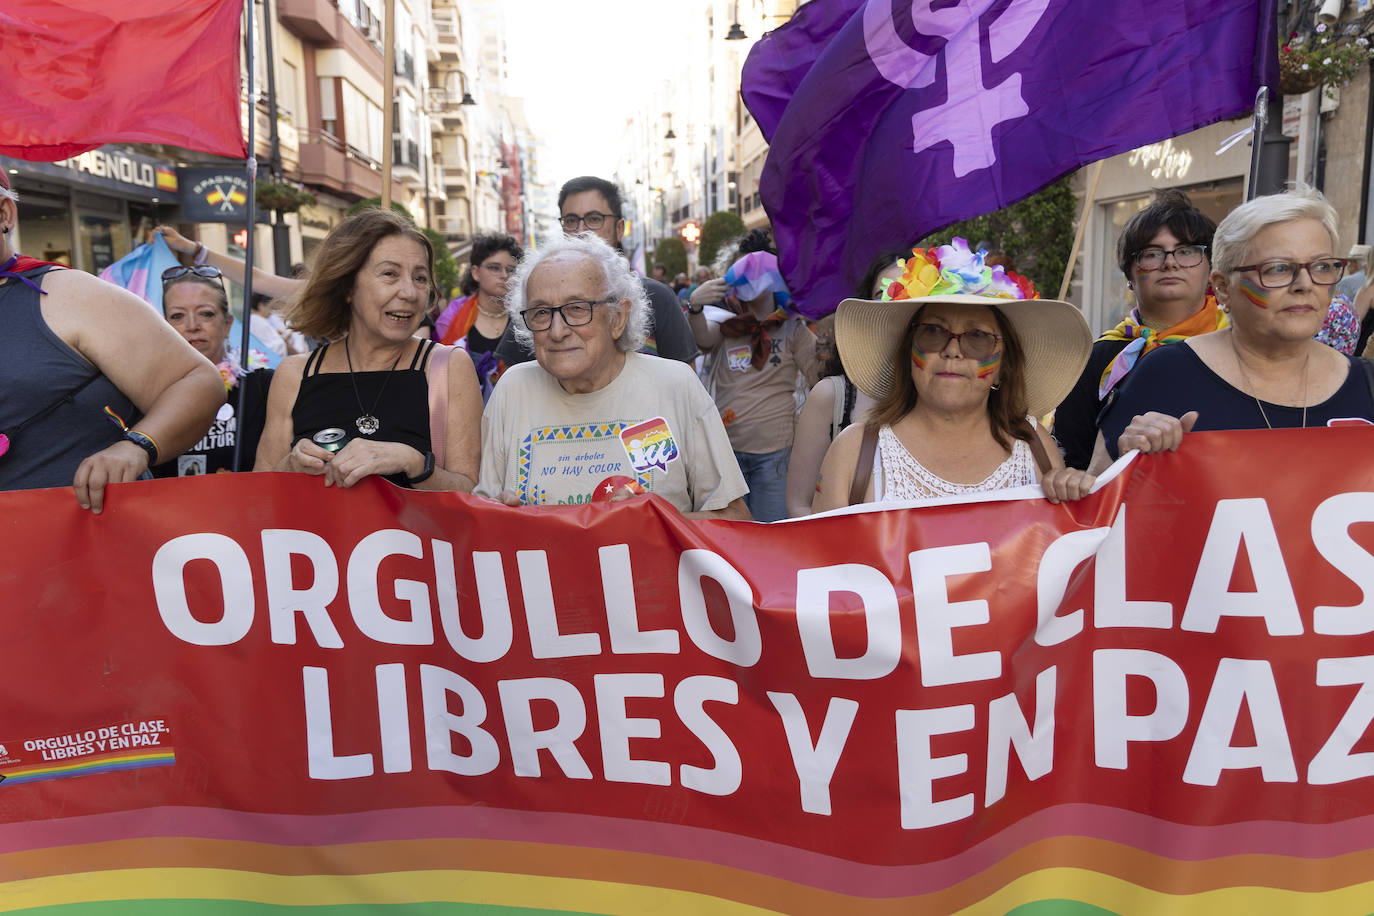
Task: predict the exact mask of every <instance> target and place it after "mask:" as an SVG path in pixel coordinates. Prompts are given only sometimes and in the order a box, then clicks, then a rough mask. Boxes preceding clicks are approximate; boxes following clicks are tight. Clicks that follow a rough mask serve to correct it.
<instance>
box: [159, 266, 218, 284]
mask: <svg viewBox="0 0 1374 916" xmlns="http://www.w3.org/2000/svg"><path fill="white" fill-rule="evenodd" d="M192 275H194V276H197V277H203V278H204V279H206V280H215V281H218V283H219V285H220V286H223V285H224V275H223V274H221V273H220V272H219V268H218V267H211V266H209V265H208V264H194V265H192V266H190V267H182V266H181V265H180V264H178V265H177V266H176V267H169V268H167V269H166V270H164V271H163V272H162V285H163V286H166V285H167V284H168V283H171V282H172V281H173V280H180V279H181V278H182V277H185V276H192Z"/></svg>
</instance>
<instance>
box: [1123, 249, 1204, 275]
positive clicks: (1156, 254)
mask: <svg viewBox="0 0 1374 916" xmlns="http://www.w3.org/2000/svg"><path fill="white" fill-rule="evenodd" d="M1169 255H1173V256H1174V263H1175V264H1177V265H1178V266H1179V267H1197V266H1198V265H1199V264H1201V263H1202V260H1203V258H1205V257H1207V246H1206V245H1179V246H1178V247H1177V248H1169V249H1164V248H1144V249H1141V250H1140V251H1137V252H1136V253H1135V266H1136V269H1138V270H1159V269H1160V268H1161V267H1163V266H1164V262H1165V260H1167V259H1168V257H1169Z"/></svg>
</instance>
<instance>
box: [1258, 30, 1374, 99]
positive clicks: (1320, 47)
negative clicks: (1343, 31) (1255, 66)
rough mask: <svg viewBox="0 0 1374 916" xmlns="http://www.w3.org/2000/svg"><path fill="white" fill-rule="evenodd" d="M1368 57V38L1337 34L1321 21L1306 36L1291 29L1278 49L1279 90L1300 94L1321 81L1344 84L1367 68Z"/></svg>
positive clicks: (1318, 84)
mask: <svg viewBox="0 0 1374 916" xmlns="http://www.w3.org/2000/svg"><path fill="white" fill-rule="evenodd" d="M1369 56H1370V47H1369V40H1368V39H1366V38H1365V37H1363V36H1360V37H1357V38H1355V39H1354V40H1351V39H1349V38H1348V37H1341V36H1338V35H1336V34H1335V31H1334V30H1333V29H1331V28H1328V27H1327V26H1326V25H1324V24H1322V23H1318V24H1317V26H1316V28H1314V29H1313V30H1312V35H1311V37H1310V38H1308V37H1306V36H1299V35H1298V33H1297V32H1293V33H1291V34H1290V35H1289V36H1288V41H1287V42H1285V43H1284V44H1283V45H1282V46H1281V47H1280V48H1279V91H1280V92H1282V93H1283V94H1284V95H1301V94H1302V93H1304V92H1311V91H1312V90H1313V89H1316V88H1317V87H1318V86H1320V85H1321V84H1322V83H1332V84H1338V85H1344V84H1345V83H1348V82H1350V79H1351V77H1353V76H1355V75H1356V74H1357V73H1360V72H1362V71H1364V70H1365V69H1367V68H1368V67H1369Z"/></svg>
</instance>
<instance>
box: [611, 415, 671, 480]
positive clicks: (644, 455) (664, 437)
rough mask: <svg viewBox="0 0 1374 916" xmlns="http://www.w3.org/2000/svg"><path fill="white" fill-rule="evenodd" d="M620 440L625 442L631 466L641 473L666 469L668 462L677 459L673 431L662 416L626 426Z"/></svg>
mask: <svg viewBox="0 0 1374 916" xmlns="http://www.w3.org/2000/svg"><path fill="white" fill-rule="evenodd" d="M620 441H621V442H623V443H625V452H626V454H628V455H629V456H630V465H631V467H633V468H634V469H635V470H636V471H638V472H639V473H641V474H647V473H649V471H650V470H651V469H653V468H658V469H659V470H660V471H666V470H668V463H669V462H670V461H676V460H677V443H676V442H674V441H673V431H672V430H671V429H669V428H668V421H667V420H665V419H663V418H662V417H654V418H653V419H652V420H645V421H644V422H643V423H636V424H635V425H634V426H629V427H626V428H625V429H624V430H622V431H621V433H620Z"/></svg>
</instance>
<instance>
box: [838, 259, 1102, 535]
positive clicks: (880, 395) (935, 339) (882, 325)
mask: <svg viewBox="0 0 1374 916" xmlns="http://www.w3.org/2000/svg"><path fill="white" fill-rule="evenodd" d="M962 242H963V240H962V239H955V240H954V244H953V245H945V246H941V247H940V248H937V249H932V250H929V251H927V250H925V249H920V248H918V249H915V250H914V251H912V253H911V255H910V256H909V257H907V258H906V259H905V260H904V261H903V262H902V268H903V269H902V274H901V276H899V277H897V278H896V279H895V280H892V281H891V282H890V283H889V284H888V285H887V287H886V288H885V289H884V290H883V293H882V298H881V299H876V300H875V299H846V300H845V301H844V302H841V303H840V307H839V309H838V310H837V311H836V313H835V342H836V344H837V345H838V346H839V350H840V359H841V360H843V362H844V368H845V372H846V373H847V374H848V375H849V377H850V379H851V380H853V382H854V384H855V385H857V386H858V387H859V389H860V390H861V391H863V392H864V393H866V394H867V395H868V396H869V397H871V398H873V399H874V400H875V401H876V402H877V403H876V405H875V406H874V407H873V408H872V409H871V410H869V411H868V413H867V414H866V415H865V417H864V421H863V422H862V423H855V424H854V425H853V426H851V427H849V428H848V429H846V430H845V431H844V432H842V433H840V435H839V436H838V437H837V438H836V439H835V441H834V443H833V444H831V446H830V450H829V451H828V452H827V453H826V456H825V461H824V463H823V464H822V466H821V488H820V492H819V493H817V494H816V501H815V509H816V511H818V512H820V511H825V510H828V509H836V508H839V507H841V506H848V505H854V504H857V503H864V502H897V501H905V500H918V499H929V498H934V497H947V496H967V495H970V494H974V493H983V492H988V491H991V490H1001V489H1008V488H1011V487H1019V486H1029V485H1032V484H1035V483H1037V482H1038V483H1039V484H1040V485H1041V486H1042V487H1043V488H1044V491H1045V495H1046V496H1047V497H1049V498H1050V499H1051V500H1055V501H1058V500H1064V499H1078V498H1081V497H1082V496H1084V495H1086V493H1087V492H1088V488H1089V487H1090V486H1091V485H1092V483H1093V477H1092V476H1091V475H1089V474H1087V473H1086V472H1084V471H1080V470H1075V469H1072V468H1065V467H1064V463H1063V461H1062V459H1060V457H1059V451H1058V449H1056V448H1055V447H1054V442H1053V440H1052V439H1051V438H1050V436H1049V433H1048V432H1047V431H1046V430H1045V429H1044V428H1042V427H1040V426H1038V425H1036V423H1035V420H1034V418H1035V417H1037V416H1040V415H1042V414H1044V413H1045V412H1047V411H1048V410H1049V409H1050V408H1051V407H1053V406H1054V405H1055V404H1056V403H1058V402H1059V401H1060V400H1061V399H1062V398H1063V397H1064V394H1065V393H1066V392H1067V391H1068V390H1069V388H1070V387H1071V386H1072V385H1073V382H1074V380H1075V379H1076V378H1078V374H1079V372H1080V371H1081V369H1082V366H1083V362H1084V361H1085V360H1086V359H1087V357H1088V350H1089V347H1090V346H1091V343H1092V335H1091V334H1090V333H1089V331H1088V325H1087V322H1086V321H1084V320H1083V315H1082V313H1081V312H1079V311H1078V309H1076V308H1074V307H1073V306H1072V305H1070V304H1068V303H1067V302H1058V301H1054V300H1040V299H1036V298H1034V295H1035V291H1034V289H1033V288H1031V285H1030V283H1029V282H1026V281H1024V280H1022V279H1021V278H1019V277H1017V276H1015V275H1014V274H1011V273H1009V272H1006V271H1004V270H1003V268H1001V267H991V268H990V267H988V266H986V263H985V261H984V260H983V259H984V256H985V254H986V253H985V252H983V251H978V252H971V251H970V250H969V249H968V248H967V246H965V245H963V244H962ZM942 265H943V266H942ZM956 265H957V268H958V269H957V270H955V269H952V268H954V267H955V266H956Z"/></svg>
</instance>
